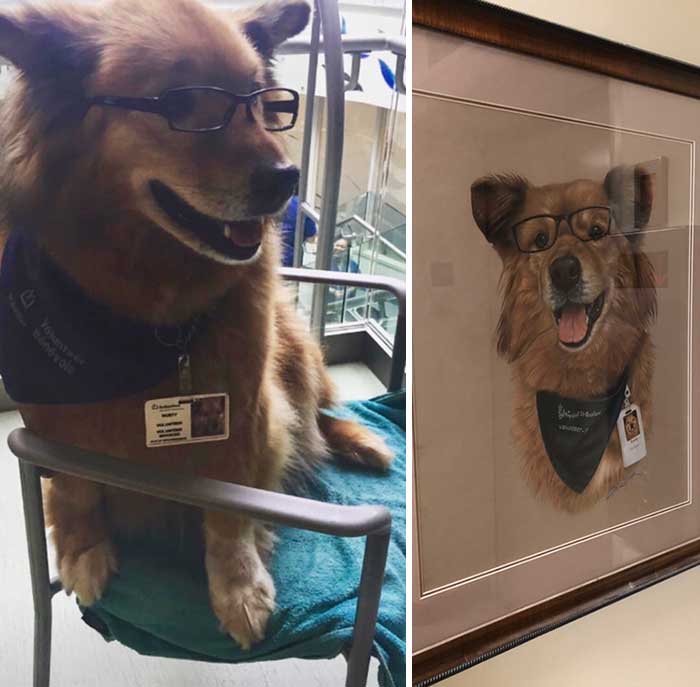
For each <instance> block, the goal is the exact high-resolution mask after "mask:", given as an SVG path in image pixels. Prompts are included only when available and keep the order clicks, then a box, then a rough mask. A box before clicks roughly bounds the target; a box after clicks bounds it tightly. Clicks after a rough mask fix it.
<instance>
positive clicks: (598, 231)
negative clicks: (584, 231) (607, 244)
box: [588, 224, 605, 241]
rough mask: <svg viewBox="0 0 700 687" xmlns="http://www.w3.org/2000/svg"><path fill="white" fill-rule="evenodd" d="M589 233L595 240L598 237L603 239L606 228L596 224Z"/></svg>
mask: <svg viewBox="0 0 700 687" xmlns="http://www.w3.org/2000/svg"><path fill="white" fill-rule="evenodd" d="M588 235H589V236H590V237H591V238H592V239H593V240H594V241H595V240H596V239H601V238H603V236H604V235H605V230H604V229H603V228H602V227H599V226H598V225H597V224H594V225H593V226H592V227H591V228H590V229H589V230H588Z"/></svg>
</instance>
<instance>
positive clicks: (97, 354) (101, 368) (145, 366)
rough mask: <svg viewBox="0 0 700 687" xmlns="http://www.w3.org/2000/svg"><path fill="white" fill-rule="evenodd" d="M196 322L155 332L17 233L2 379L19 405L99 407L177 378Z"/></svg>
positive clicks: (4, 304) (4, 301)
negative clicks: (100, 299)
mask: <svg viewBox="0 0 700 687" xmlns="http://www.w3.org/2000/svg"><path fill="white" fill-rule="evenodd" d="M193 332H194V323H186V324H184V325H182V326H180V327H157V328H156V327H154V326H153V325H151V324H147V323H145V322H138V321H135V320H131V319H129V318H126V317H122V316H119V315H116V314H115V313H114V312H112V311H111V309H110V308H108V307H107V306H104V305H101V304H99V303H96V302H95V301H93V300H92V299H90V297H89V296H88V295H87V294H86V293H85V291H84V290H83V289H82V288H81V287H80V286H79V285H78V284H76V282H75V281H74V280H73V279H71V277H70V276H69V275H67V274H66V273H65V272H63V271H62V270H61V269H60V268H59V267H58V266H57V265H56V264H55V263H54V262H53V261H51V260H50V259H49V257H48V256H47V255H46V254H45V253H44V252H43V251H41V250H40V248H39V247H38V246H37V245H36V243H35V242H34V241H33V240H32V239H31V238H30V237H29V236H27V234H26V233H25V232H22V231H13V232H12V233H11V234H10V236H9V238H8V241H7V244H6V246H5V252H4V254H3V258H2V266H1V267H0V374H1V375H2V379H3V382H4V383H5V389H6V390H7V393H8V394H9V396H10V398H12V399H13V400H15V401H16V402H18V403H93V402H97V401H107V400H112V399H115V398H119V397H123V396H129V395H131V394H135V393H139V392H141V391H144V390H145V389H148V388H150V387H152V386H155V385H156V384H158V383H159V382H161V381H163V380H164V379H165V378H166V377H168V376H169V375H174V374H177V372H178V358H179V356H180V355H181V353H182V352H184V349H185V348H186V347H187V345H188V344H189V341H190V339H191V337H192V334H193Z"/></svg>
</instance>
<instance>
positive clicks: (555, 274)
mask: <svg viewBox="0 0 700 687" xmlns="http://www.w3.org/2000/svg"><path fill="white" fill-rule="evenodd" d="M549 276H550V277H551V278H552V284H554V286H556V287H557V288H558V289H559V290H560V291H564V292H567V291H571V289H573V288H574V286H576V284H578V281H579V279H580V278H581V263H580V262H579V260H578V258H576V257H574V256H573V255H562V256H561V257H560V258H557V259H556V260H555V261H554V262H553V263H552V264H551V265H550V266H549Z"/></svg>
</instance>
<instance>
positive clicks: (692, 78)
mask: <svg viewBox="0 0 700 687" xmlns="http://www.w3.org/2000/svg"><path fill="white" fill-rule="evenodd" d="M413 25H414V27H422V28H425V29H430V30H432V31H438V32H443V33H445V34H451V35H452V36H458V37H461V38H464V39H467V40H468V41H471V42H476V43H479V44H484V45H488V46H493V47H496V48H500V49H505V50H508V51H513V52H515V53H518V54H523V55H528V56H532V57H536V58H540V59H543V60H547V61H552V62H556V63H559V64H562V65H566V66H568V67H574V68H576V69H580V70H585V71H587V72H593V73H596V74H600V75H604V76H607V77H613V78H615V79H621V80H624V81H627V82H631V83H635V84H640V85H643V86H648V87H651V88H653V89H658V90H661V91H665V92H668V93H673V94H678V95H682V96H687V97H689V98H693V99H700V68H695V67H692V66H690V65H687V64H682V63H679V62H676V61H674V60H670V59H666V58H663V57H660V56H657V55H652V54H649V53H645V52H643V51H641V50H637V49H634V48H631V47H629V46H624V45H620V44H616V43H613V42H611V41H608V40H605V39H602V38H597V37H594V36H590V35H587V34H583V33H580V32H578V31H575V30H572V29H569V28H565V27H562V26H558V25H554V24H551V23H548V22H545V21H542V20H539V19H535V18H532V17H529V16H526V15H523V14H519V13H517V12H513V11H510V10H507V9H504V8H500V7H497V6H494V5H490V4H486V3H482V2H476V1H465V0H414V2H413ZM414 155H415V153H414ZM413 162H414V168H415V166H416V165H417V164H420V160H416V158H415V157H414V161H413ZM414 198H415V192H414ZM414 203H415V200H414ZM418 230H419V229H418V228H416V227H415V224H414V236H415V232H416V231H418ZM414 245H415V238H414ZM414 265H415V261H414ZM414 270H415V267H414ZM414 283H415V282H414ZM414 312H416V310H415V309H414ZM696 316H697V308H695V307H693V309H692V313H691V315H690V317H691V319H692V320H695V318H696ZM416 317H417V318H419V317H420V313H416ZM692 347H693V350H695V348H694V347H695V343H694V339H693V342H692ZM414 350H415V349H414ZM691 372H692V371H691ZM692 375H693V376H691V377H690V379H689V383H690V384H693V382H694V381H695V379H696V375H697V372H692ZM416 394H417V396H416V397H414V404H415V403H417V404H419V403H420V395H419V394H420V388H418V389H417V391H416ZM418 413H420V405H416V406H415V407H414V414H418ZM689 413H690V411H689ZM695 420H696V417H695V415H693V417H689V418H688V422H689V423H691V424H693V425H694V424H695ZM414 441H417V442H419V441H420V437H418V439H416V438H415V437H414ZM417 450H419V449H417ZM414 460H415V452H414ZM694 460H695V453H693V456H692V462H694ZM417 481H418V480H417V476H416V472H415V466H414V490H415V488H416V484H417ZM415 498H416V496H415V491H414V562H413V569H414V601H415V599H419V598H420V597H421V587H420V581H419V580H418V575H419V573H420V559H419V556H418V550H419V547H420V541H419V534H418V533H419V527H418V525H417V517H418V515H417V510H418V509H417V506H416V501H415ZM698 537H700V531H699V532H698ZM699 564H700V539H698V538H693V539H691V540H690V541H688V542H685V543H682V544H681V545H679V546H677V547H674V548H672V549H671V550H666V551H663V552H661V553H659V554H658V555H655V556H652V557H648V558H646V559H645V560H642V561H640V562H638V563H636V564H634V565H631V566H628V567H625V568H624V569H622V570H620V571H618V572H613V573H611V574H609V575H607V576H604V577H602V578H601V579H598V580H596V581H592V582H589V583H588V584H584V585H582V586H578V587H577V588H575V589H573V590H572V591H567V592H564V593H561V594H558V595H556V596H554V597H552V598H549V599H547V600H545V601H543V602H541V603H537V604H534V605H530V606H529V607H528V608H526V609H525V610H520V611H516V612H514V613H512V614H509V615H507V616H506V617H503V618H501V619H498V620H496V621H494V622H491V623H487V624H484V625H482V626H480V627H477V628H476V629H474V630H472V631H469V632H466V633H463V634H458V635H457V636H453V637H451V638H450V639H448V640H447V641H439V642H436V643H435V644H434V645H432V646H429V647H427V648H422V649H421V648H419V651H418V652H417V653H415V654H414V656H413V683H414V685H420V687H424V686H427V685H429V684H434V683H436V682H439V681H441V680H442V679H444V678H446V677H449V676H450V675H453V674H455V673H457V672H460V671H461V670H464V669H467V668H469V667H471V666H473V665H476V664H478V663H480V662H482V661H483V660H486V659H488V658H491V657H493V656H495V655H497V654H498V653H501V652H503V651H505V650H508V649H510V648H513V647H515V646H517V645H519V644H522V643H524V642H526V641H529V640H530V639H532V638H534V637H536V636H538V635H540V634H543V633H544V632H547V631H549V630H552V629H555V628H556V627H559V626H561V625H563V624H566V623H568V622H571V621H572V620H575V619H577V618H580V617H582V616H583V615H586V614H587V613H590V612H593V611H595V610H597V609H600V608H602V607H604V606H606V605H608V604H610V603H613V602H615V601H617V600H619V599H622V598H624V597H626V596H629V595H630V594H633V593H635V592H637V591H640V590H642V589H645V588H647V587H649V586H651V585H653V584H656V583H658V582H660V581H663V580H665V579H668V578H669V577H671V576H673V575H676V574H678V573H680V572H683V571H685V570H688V569H689V568H691V567H693V566H696V565H699ZM414 608H415V603H414ZM414 613H415V611H414ZM414 625H415V623H414Z"/></svg>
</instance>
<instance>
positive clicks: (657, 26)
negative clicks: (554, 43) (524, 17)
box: [490, 0, 700, 66]
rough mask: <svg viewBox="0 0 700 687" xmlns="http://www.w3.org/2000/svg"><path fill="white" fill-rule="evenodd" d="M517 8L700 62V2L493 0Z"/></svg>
mask: <svg viewBox="0 0 700 687" xmlns="http://www.w3.org/2000/svg"><path fill="white" fill-rule="evenodd" d="M490 2H492V3H493V4H495V5H502V6H503V7H508V8H510V9H512V10H515V11H517V12H523V13H525V14H529V15H531V16H534V17H538V18H540V19H545V20H547V21H551V22H554V23H555V24H562V25H563V26H568V27H570V28H573V29H577V30H579V31H584V32H585V33H590V34H593V35H596V36H601V37H603V38H608V39H610V40H613V41H615V42H616V43H625V44H627V45H631V46H633V47H635V48H640V49H641V50H646V51H648V52H652V53H657V54H659V55H663V56H664V57H670V58H672V59H675V60H680V61H682V62H688V63H690V64H693V65H699V66H700V1H699V0H585V1H581V0H490Z"/></svg>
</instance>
